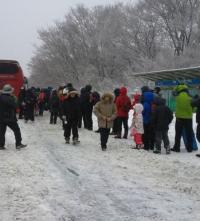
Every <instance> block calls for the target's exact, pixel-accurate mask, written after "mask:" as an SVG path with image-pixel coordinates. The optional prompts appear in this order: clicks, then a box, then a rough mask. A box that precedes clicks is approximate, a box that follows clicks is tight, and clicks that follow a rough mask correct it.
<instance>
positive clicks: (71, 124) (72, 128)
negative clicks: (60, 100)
mask: <svg viewBox="0 0 200 221" xmlns="http://www.w3.org/2000/svg"><path fill="white" fill-rule="evenodd" d="M71 132H72V134H73V140H74V139H78V137H79V135H78V120H68V121H67V123H66V124H64V137H65V139H70V136H71Z"/></svg>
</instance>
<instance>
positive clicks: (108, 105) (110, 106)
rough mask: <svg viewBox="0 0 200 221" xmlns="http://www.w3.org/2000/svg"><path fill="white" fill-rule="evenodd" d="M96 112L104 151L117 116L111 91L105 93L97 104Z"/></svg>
mask: <svg viewBox="0 0 200 221" xmlns="http://www.w3.org/2000/svg"><path fill="white" fill-rule="evenodd" d="M94 113H95V115H96V116H97V118H98V125H99V131H100V140H101V148H102V151H106V149H107V142H108V138H109V134H110V129H111V128H112V127H113V121H114V120H115V118H116V106H115V104H114V96H113V95H112V94H110V93H105V94H104V95H103V96H102V97H101V100H100V101H99V102H98V103H97V104H96V105H95V107H94Z"/></svg>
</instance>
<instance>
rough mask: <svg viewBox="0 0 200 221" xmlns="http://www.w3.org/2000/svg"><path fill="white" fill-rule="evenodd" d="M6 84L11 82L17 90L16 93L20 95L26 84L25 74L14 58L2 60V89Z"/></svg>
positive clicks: (0, 85) (0, 83) (0, 71)
mask: <svg viewBox="0 0 200 221" xmlns="http://www.w3.org/2000/svg"><path fill="white" fill-rule="evenodd" d="M5 84H10V85H11V86H12V87H13V88H14V89H15V90H14V94H15V95H16V96H18V95H19V92H20V89H21V87H22V86H23V85H24V74H23V71H22V68H21V67H20V64H19V62H17V61H12V60H0V90H2V88H3V86H4V85H5Z"/></svg>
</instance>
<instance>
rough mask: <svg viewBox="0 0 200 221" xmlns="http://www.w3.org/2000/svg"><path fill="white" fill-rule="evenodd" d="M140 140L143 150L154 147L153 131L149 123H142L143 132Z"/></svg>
mask: <svg viewBox="0 0 200 221" xmlns="http://www.w3.org/2000/svg"><path fill="white" fill-rule="evenodd" d="M142 140H143V143H144V149H145V150H150V149H154V142H155V133H154V128H153V127H152V125H151V123H149V124H144V134H143V136H142Z"/></svg>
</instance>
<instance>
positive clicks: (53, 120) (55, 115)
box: [50, 111, 58, 124]
mask: <svg viewBox="0 0 200 221" xmlns="http://www.w3.org/2000/svg"><path fill="white" fill-rule="evenodd" d="M57 118H58V112H53V111H52V112H51V115H50V124H57Z"/></svg>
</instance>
